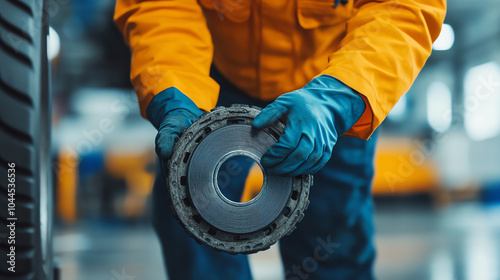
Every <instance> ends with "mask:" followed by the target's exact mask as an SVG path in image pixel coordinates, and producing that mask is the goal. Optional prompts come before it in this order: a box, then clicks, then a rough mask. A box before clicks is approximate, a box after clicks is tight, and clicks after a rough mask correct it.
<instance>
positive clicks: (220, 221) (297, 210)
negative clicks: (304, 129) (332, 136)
mask: <svg viewBox="0 0 500 280" xmlns="http://www.w3.org/2000/svg"><path fill="white" fill-rule="evenodd" d="M259 112H260V108H257V107H250V106H246V105H233V106H231V107H217V108H215V109H213V110H212V111H211V112H208V113H206V114H204V115H203V116H202V117H201V118H200V119H199V120H198V121H197V122H195V123H194V124H193V125H192V126H190V127H189V128H188V129H186V131H184V133H183V134H182V135H181V137H180V138H179V140H178V141H177V143H176V145H175V147H174V152H173V155H172V158H171V160H170V161H169V164H168V173H167V174H168V175H167V178H166V182H167V185H168V188H169V193H170V199H171V202H172V203H171V205H172V208H173V209H172V210H173V212H174V214H175V216H176V217H177V218H178V220H179V221H180V223H181V225H182V226H183V227H184V228H185V229H186V231H187V233H188V234H189V235H190V236H191V237H193V238H194V239H195V240H196V241H198V242H199V243H201V244H205V245H208V246H210V247H212V248H214V249H216V250H219V251H224V252H227V253H231V254H238V253H245V254H249V253H255V252H258V251H261V250H266V249H268V248H269V247H270V246H271V245H272V244H274V243H276V241H278V240H279V239H280V238H281V237H283V236H285V235H287V234H289V233H290V232H292V231H293V230H294V229H295V225H296V224H297V223H298V222H299V221H300V220H301V219H302V218H303V216H304V211H305V209H306V208H307V205H308V203H309V201H308V196H309V188H310V186H311V185H312V176H311V175H303V176H298V177H279V176H268V175H267V174H266V173H265V170H264V184H263V187H262V190H261V192H260V193H259V194H258V195H257V196H256V197H255V198H254V199H252V200H250V201H248V202H243V203H240V202H234V201H230V200H228V199H227V198H225V197H224V196H223V195H222V194H221V192H220V190H219V188H218V186H217V180H216V174H217V170H218V168H219V167H220V165H221V164H222V163H223V162H224V161H225V160H227V159H228V158H230V157H232V156H234V155H244V156H247V157H250V158H252V159H254V160H255V161H256V162H257V163H258V164H259V165H260V158H261V156H262V154H263V153H264V152H265V151H266V150H267V149H268V148H269V147H270V146H272V145H273V144H274V143H275V142H276V141H277V140H278V138H279V135H281V133H282V132H283V130H284V128H285V124H284V123H283V122H282V121H281V120H280V121H277V122H276V123H274V124H273V125H271V126H270V127H268V128H266V129H263V130H256V129H254V128H252V127H251V123H252V121H253V119H254V118H255V116H256V115H257V114H258V113H259ZM261 167H262V166H261Z"/></svg>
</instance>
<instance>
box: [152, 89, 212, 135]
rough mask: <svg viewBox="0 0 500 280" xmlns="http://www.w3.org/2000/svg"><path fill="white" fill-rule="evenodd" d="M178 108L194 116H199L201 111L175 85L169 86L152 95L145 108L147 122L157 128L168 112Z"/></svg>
mask: <svg viewBox="0 0 500 280" xmlns="http://www.w3.org/2000/svg"><path fill="white" fill-rule="evenodd" d="M179 109H183V110H186V111H188V112H190V113H192V114H193V115H195V116H196V117H199V116H201V115H202V113H203V112H202V111H201V110H200V109H199V108H198V106H196V104H195V103H194V102H193V101H192V100H191V99H189V97H187V96H186V95H184V94H183V93H182V92H180V91H179V90H178V89H176V88H175V87H171V88H167V89H165V90H163V91H162V92H160V93H158V94H157V95H156V96H155V97H153V99H152V100H151V102H150V103H149V105H148V107H147V108H146V116H147V118H148V120H149V122H151V124H152V125H153V126H154V127H155V128H156V129H159V127H160V124H161V123H162V121H163V119H164V118H165V117H166V116H167V115H168V113H170V112H172V111H174V110H179Z"/></svg>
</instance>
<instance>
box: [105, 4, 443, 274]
mask: <svg viewBox="0 0 500 280" xmlns="http://www.w3.org/2000/svg"><path fill="white" fill-rule="evenodd" d="M445 13H446V3H445V0H436V1H426V0H407V1H406V0H404V1H400V0H378V1H371V0H341V1H340V0H198V1H197V0H182V1H181V0H165V1H144V0H117V3H116V9H115V22H116V24H117V25H118V27H119V28H120V30H121V31H122V33H123V35H124V37H125V40H126V42H127V44H128V45H129V46H130V48H131V50H132V62H131V63H132V70H131V75H130V76H131V80H132V83H133V85H134V87H135V90H136V92H137V96H138V99H139V104H140V109H141V113H142V115H143V116H144V117H145V118H147V119H148V120H149V121H150V122H151V123H152V124H153V125H154V126H155V127H156V128H157V129H158V135H157V137H156V152H157V154H158V157H159V158H160V161H163V162H165V161H167V160H168V159H169V157H170V156H171V154H172V149H173V145H174V142H175V140H176V139H177V138H178V137H179V134H180V133H181V132H182V131H183V130H184V129H185V128H186V127H188V126H189V125H190V124H192V123H193V122H194V121H196V120H197V119H198V117H199V116H200V115H201V114H202V113H203V112H204V111H208V110H210V109H212V108H214V107H215V106H216V105H229V104H232V103H243V104H253V105H258V106H262V107H264V106H265V108H264V109H263V110H262V112H261V113H260V114H259V115H258V116H257V117H256V118H255V120H254V122H253V126H254V127H255V128H257V129H259V128H263V127H265V126H267V125H269V124H270V123H272V122H273V121H275V120H277V119H278V118H279V117H281V116H286V118H287V124H286V129H285V132H284V134H282V135H281V137H280V139H279V141H278V142H277V144H275V145H274V146H273V147H271V148H270V149H269V150H268V151H267V152H266V153H265V154H264V155H263V156H262V159H261V163H262V165H263V166H264V168H265V171H266V173H269V174H276V175H283V176H295V175H298V174H315V175H314V185H313V186H312V188H311V192H310V206H309V208H308V210H307V211H306V215H305V218H304V220H303V221H302V222H301V223H300V224H298V228H297V229H296V230H295V231H294V232H293V233H292V234H291V235H289V236H286V237H283V238H282V239H281V240H280V246H279V247H280V252H281V257H282V261H283V266H284V272H285V276H286V278H287V279H337V280H339V279H340V280H341V279H373V278H374V275H373V263H374V259H375V249H374V244H373V232H374V225H373V202H372V198H371V190H370V184H371V179H372V177H373V173H374V168H373V157H374V149H375V142H376V141H375V140H376V133H375V130H376V128H377V127H378V126H379V125H380V124H381V123H382V121H383V120H384V118H385V117H386V115H387V114H388V113H389V111H390V110H391V108H392V107H393V106H394V105H395V104H396V102H397V101H398V99H399V98H400V97H401V96H402V95H403V94H404V93H405V92H406V91H407V90H408V89H409V88H410V86H411V84H412V83H413V81H414V79H415V78H416V76H417V75H418V73H419V71H420V70H421V69H422V67H423V66H424V64H425V61H426V59H427V58H428V57H429V55H430V53H431V46H432V43H433V41H434V40H435V39H436V38H437V36H438V34H439V32H440V29H441V25H442V23H443V21H444V17H445ZM346 136H350V137H346ZM159 173H160V172H159ZM153 204H154V206H153V207H154V221H153V224H154V227H155V229H156V231H157V233H158V236H159V238H160V241H161V244H162V247H163V253H164V257H165V261H166V266H167V271H168V276H169V279H171V280H176V279H251V273H250V268H249V264H248V259H247V256H245V255H237V256H232V255H229V254H225V253H220V252H216V251H214V250H212V249H211V248H209V247H207V246H201V245H198V244H196V242H195V241H194V240H192V239H190V238H189V237H188V236H187V234H186V233H185V231H184V230H183V229H182V227H181V226H180V225H179V224H178V222H177V221H175V219H174V217H173V215H172V214H171V212H170V209H169V199H168V194H167V189H166V187H165V185H164V182H163V180H162V179H161V178H160V177H158V178H157V180H156V183H155V186H154V190H153Z"/></svg>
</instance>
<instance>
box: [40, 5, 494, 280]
mask: <svg viewBox="0 0 500 280" xmlns="http://www.w3.org/2000/svg"><path fill="white" fill-rule="evenodd" d="M448 7H449V11H448V16H447V18H446V24H445V25H444V26H443V30H442V32H441V35H440V37H439V39H438V40H437V42H436V43H435V44H434V52H433V54H432V56H431V58H430V59H429V60H428V62H427V65H426V67H425V68H424V70H423V71H422V73H421V74H420V76H419V77H418V79H417V81H416V82H415V84H414V86H413V87H412V88H411V90H410V91H409V92H408V94H407V95H406V96H405V97H404V98H402V99H401V100H400V102H399V103H398V105H397V106H396V107H395V108H394V110H393V111H392V112H391V114H390V115H389V117H388V119H387V121H386V122H385V123H384V124H383V125H382V127H381V128H380V133H381V137H380V141H379V144H378V152H377V159H376V161H377V175H376V178H375V180H374V186H373V195H374V197H375V201H376V225H377V236H376V242H377V246H378V260H377V263H376V274H377V276H378V278H379V279H384V280H391V279H394V280H396V279H397V280H399V279H407V280H412V279H415V280H422V279H432V280H452V279H467V280H496V279H500V207H498V205H500V2H498V1H497V0H477V1H466V0H449V1H448ZM113 9H114V1H113V0H71V1H70V0H52V1H50V5H49V7H48V10H47V12H48V14H49V15H50V21H51V31H50V47H49V55H50V58H51V60H52V68H53V77H52V79H53V83H52V84H53V95H54V104H53V114H54V116H53V127H54V131H53V140H54V142H53V162H54V164H53V167H54V172H55V175H54V187H55V190H56V192H55V193H56V198H55V203H56V204H55V205H56V207H55V209H56V217H57V218H56V219H57V221H56V228H55V239H54V246H55V253H56V257H57V260H58V263H59V266H60V267H61V272H62V279H85V280H87V279H112V280H122V279H137V280H139V279H164V278H163V277H164V276H163V275H164V273H163V266H162V261H161V255H160V248H159V243H158V241H157V239H156V237H155V234H154V232H153V230H152V227H151V225H150V217H151V207H150V206H151V205H150V193H151V189H152V184H153V179H154V174H153V173H154V172H153V171H154V169H155V154H154V137H155V129H154V128H153V127H152V125H150V124H149V123H148V122H147V121H145V120H144V119H142V118H141V117H140V115H139V110H138V106H137V102H136V97H135V93H134V91H133V89H132V88H131V85H130V82H129V78H128V77H129V56H130V54H129V50H128V48H127V47H126V46H125V44H124V42H123V39H122V37H121V35H120V34H119V32H118V30H117V28H116V27H115V25H114V23H113V21H112V15H113ZM306 214H307V213H306ZM251 266H252V272H253V274H254V276H255V279H257V280H264V279H282V278H283V272H282V271H281V267H280V260H279V256H278V253H277V250H276V248H272V249H271V250H268V251H266V252H262V253H258V254H256V255H252V256H251Z"/></svg>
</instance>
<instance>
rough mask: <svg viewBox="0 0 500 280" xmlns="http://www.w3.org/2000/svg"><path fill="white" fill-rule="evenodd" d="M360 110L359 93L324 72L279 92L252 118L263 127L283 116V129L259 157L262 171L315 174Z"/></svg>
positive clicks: (360, 112) (352, 123)
mask: <svg viewBox="0 0 500 280" xmlns="http://www.w3.org/2000/svg"><path fill="white" fill-rule="evenodd" d="M364 111H365V102H364V101H363V98H362V97H361V95H360V94H358V93H356V92H355V91H353V90H352V89H351V88H350V87H348V86H346V85H345V84H343V83H342V82H340V81H339V80H337V79H335V78H333V77H331V76H327V75H323V76H320V77H316V78H314V79H313V80H312V81H311V82H309V83H308V84H307V85H305V86H304V87H303V88H301V89H298V90H295V91H292V92H289V93H285V94H283V95H281V96H280V97H278V98H277V99H276V101H274V102H273V103H271V104H269V105H268V106H267V107H266V108H264V109H263V110H262V112H260V114H258V115H257V117H255V120H254V121H253V126H254V127H256V128H263V127H266V126H268V125H270V124H272V123H274V122H275V121H277V120H278V119H279V118H281V117H283V116H285V115H286V116H287V123H286V128H285V132H284V133H283V134H282V135H281V136H280V138H279V141H278V143H276V144H275V145H273V146H272V147H271V148H269V150H268V151H267V152H266V153H265V154H264V155H263V156H262V159H261V163H262V166H263V167H264V168H265V169H266V173H267V174H270V175H282V176H292V177H293V176H298V175H302V174H314V173H316V172H317V171H318V170H320V169H321V168H322V167H323V166H324V165H325V164H326V163H327V162H328V160H329V159H330V156H331V155H332V150H333V147H334V145H335V143H336V142H337V138H338V136H339V135H342V134H343V133H344V132H346V131H347V130H348V129H349V128H350V127H351V126H352V125H354V124H355V123H356V121H357V120H358V119H359V118H360V117H361V115H362V114H363V112H364Z"/></svg>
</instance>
